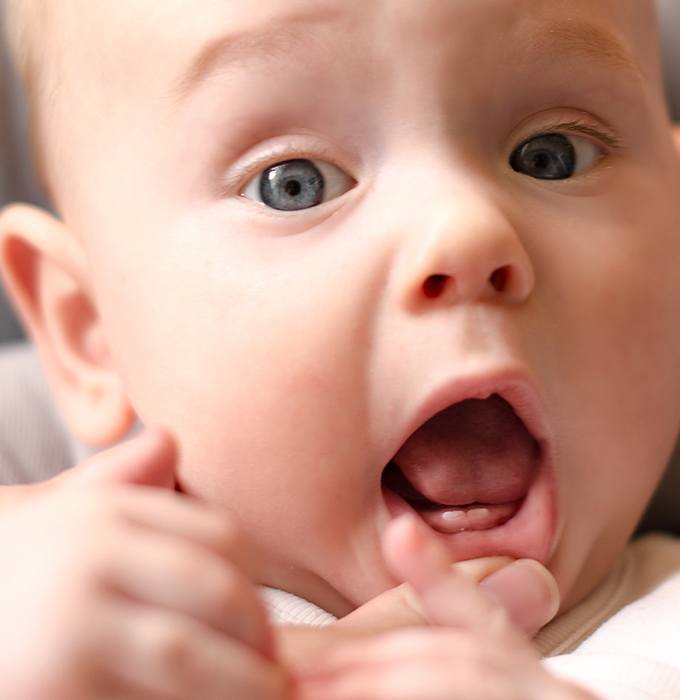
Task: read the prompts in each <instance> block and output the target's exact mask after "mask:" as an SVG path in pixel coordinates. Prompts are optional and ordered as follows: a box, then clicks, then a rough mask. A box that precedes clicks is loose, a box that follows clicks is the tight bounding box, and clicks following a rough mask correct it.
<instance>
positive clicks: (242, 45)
mask: <svg viewBox="0 0 680 700" xmlns="http://www.w3.org/2000/svg"><path fill="white" fill-rule="evenodd" d="M341 14H342V12H341V11H339V10H338V9H337V8H334V7H332V6H328V7H318V8H314V10H312V11H311V12H310V11H307V12H304V13H297V14H296V13H292V14H288V15H284V16H282V17H277V18H276V19H273V20H270V21H268V22H267V23H266V25H265V26H263V27H261V28H258V29H256V30H243V31H240V32H234V33H230V34H225V35H221V36H218V37H216V38H214V39H212V40H210V41H208V42H207V44H206V45H205V46H204V47H203V48H202V49H201V50H200V51H199V52H198V54H197V55H196V56H195V57H194V59H193V60H192V61H191V62H190V63H189V67H188V69H187V70H186V71H185V72H184V73H183V74H182V76H181V77H180V78H179V79H178V80H177V82H176V83H175V85H174V87H173V89H172V90H171V95H172V96H173V97H174V99H175V100H176V101H177V102H181V101H183V100H184V99H185V98H186V97H188V95H189V94H190V93H191V92H193V91H194V90H195V89H196V88H197V87H198V86H199V85H200V84H202V83H203V82H205V81H206V80H207V78H208V77H209V76H211V75H212V74H213V73H215V72H216V71H218V70H220V69H221V68H226V67H228V66H232V65H239V64H241V65H242V66H243V65H246V64H248V63H250V62H252V61H253V60H256V61H266V60H271V59H272V58H274V57H276V56H285V55H286V54H287V53H289V52H290V50H291V48H292V47H293V46H294V45H295V44H299V43H301V42H302V41H309V40H310V39H311V38H312V36H313V34H312V33H311V32H304V33H301V32H300V29H301V28H302V29H308V27H309V25H315V24H324V23H328V22H331V21H332V20H334V19H337V18H338V17H339V16H340V15H341ZM525 46H526V47H527V48H528V49H529V55H530V56H533V55H535V54H550V53H552V54H557V55H562V54H564V55H567V56H569V55H571V56H576V57H580V58H583V59H585V60H588V61H597V62H599V63H603V62H604V63H605V64H608V65H609V66H610V67H611V68H612V69H617V70H621V69H623V70H625V71H626V72H628V73H629V74H630V75H631V76H632V77H634V78H636V79H637V80H641V79H642V77H643V76H642V72H641V70H640V67H639V65H638V64H637V62H636V61H635V59H634V57H633V55H632V53H631V52H630V50H629V49H628V47H627V46H626V45H625V44H624V43H623V41H622V40H621V39H619V38H618V37H617V36H615V35H614V34H612V33H611V32H609V31H608V30H606V29H604V28H602V27H599V26H597V25H595V24H591V23H589V22H582V21H578V20H569V21H563V22H559V23H553V24H549V25H547V26H544V27H541V28H540V29H538V30H535V31H534V32H533V33H532V34H531V35H530V36H529V37H528V39H527V41H526V44H525Z"/></svg>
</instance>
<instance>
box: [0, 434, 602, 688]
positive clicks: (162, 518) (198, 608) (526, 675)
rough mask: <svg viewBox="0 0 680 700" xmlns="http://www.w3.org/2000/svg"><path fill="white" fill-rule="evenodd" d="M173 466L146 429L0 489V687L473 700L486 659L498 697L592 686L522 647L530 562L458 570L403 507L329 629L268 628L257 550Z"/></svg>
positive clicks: (548, 581)
mask: <svg viewBox="0 0 680 700" xmlns="http://www.w3.org/2000/svg"><path fill="white" fill-rule="evenodd" d="M175 468H176V449H175V446H174V442H173V437H172V435H171V434H170V433H169V432H168V431H165V430H161V429H157V428H156V429H147V430H146V431H144V432H143V433H142V434H141V435H140V436H138V437H136V438H133V439H132V440H130V441H128V442H126V443H123V444H121V445H119V446H117V447H115V448H112V449H110V450H107V451H104V452H101V453H99V454H97V455H95V456H94V457H91V458H89V459H88V460H86V461H85V462H84V463H82V464H81V465H79V466H77V467H75V468H73V469H71V470H69V471H67V472H64V473H63V474H61V475H60V476H58V477H56V478H55V479H53V480H51V481H50V482H45V483H43V484H38V485H33V486H22V487H18V488H16V489H5V490H4V491H3V497H4V501H3V510H2V517H1V519H0V540H2V541H3V543H8V542H10V541H12V539H13V540H14V546H13V547H11V546H10V547H4V552H3V553H4V556H5V558H6V560H7V561H12V562H13V576H12V577H11V579H9V580H6V582H5V586H6V587H5V589H4V591H3V593H4V595H3V600H2V602H1V603H0V610H1V613H2V619H3V621H4V624H3V629H4V630H5V631H6V632H8V633H11V635H12V640H11V644H10V643H9V642H8V643H6V644H1V646H2V648H3V650H7V651H6V652H5V653H3V656H2V659H1V660H0V670H1V671H2V672H1V673H0V692H1V693H2V696H3V697H11V698H13V700H24V699H26V700H28V699H39V700H42V699H43V698H44V699H47V698H50V699H53V698H69V700H92V699H93V698H96V699H97V700H99V699H101V700H110V699H111V700H112V699H114V698H116V699H117V698H120V699H121V700H122V699H123V698H125V700H134V699H135V698H140V700H141V698H145V699H150V698H155V697H163V698H177V700H180V698H181V699H183V700H186V698H189V697H200V698H202V700H210V699H211V698H224V697H230V698H237V697H238V698H253V700H254V699H255V698H257V699H259V700H269V699H271V700H274V699H276V700H279V699H280V700H283V699H284V698H291V699H292V698H299V699H300V700H302V699H307V698H310V700H311V698H327V699H329V700H330V699H331V698H334V697H357V698H360V697H361V698H363V697H376V698H381V697H395V698H396V697H400V698H401V697H403V698H409V700H413V698H414V697H418V698H433V699H434V698H438V697H440V696H441V697H446V698H458V697H460V698H466V700H469V699H470V698H473V697H477V696H476V695H475V694H474V693H475V692H478V693H479V692H482V691H483V692H484V693H488V692H490V691H491V690H492V689H493V688H492V686H489V683H488V664H490V663H492V664H494V665H497V666H498V669H497V671H498V672H497V675H496V676H495V677H494V683H497V684H498V692H502V693H504V694H502V695H499V696H498V697H503V698H513V697H515V695H514V694H513V693H515V694H517V697H522V698H523V700H527V699H529V698H534V697H535V698H537V699H538V698H556V699H557V698H560V699H561V698H564V699H565V700H566V699H567V698H573V699H574V700H576V699H577V698H579V699H581V698H587V697H588V696H587V695H586V694H584V693H583V692H582V691H580V690H578V689H576V688H574V687H572V686H570V685H564V684H562V683H561V682H559V681H557V680H556V679H554V678H553V677H552V676H550V675H549V674H547V673H546V672H545V671H544V670H543V668H542V667H541V666H540V663H539V661H538V659H537V656H536V654H535V652H534V651H533V650H532V648H531V645H530V642H529V637H530V636H531V635H532V634H533V633H535V632H536V631H537V630H538V629H539V628H540V627H541V626H542V625H543V624H545V623H546V622H547V621H548V620H550V619H551V618H552V617H553V615H554V614H555V612H556V611H557V608H558V605H559V598H558V592H557V587H556V585H555V583H554V581H553V580H552V577H551V576H550V575H549V574H548V572H547V571H546V570H545V569H544V568H543V567H541V566H540V565H539V564H538V563H536V562H529V561H527V562H514V563H513V562H512V560H510V559H508V558H507V557H496V558H488V559H484V560H477V561H470V562H460V563H459V564H457V565H454V566H453V567H452V566H451V564H450V563H449V556H448V553H447V551H446V549H445V548H444V547H442V546H441V544H440V543H439V542H438V541H437V540H436V538H434V537H432V536H431V534H430V533H429V531H428V529H427V528H426V527H423V526H422V525H419V524H418V521H417V520H416V519H415V518H409V517H405V518H402V519H401V520H400V521H395V523H394V524H393V525H392V526H391V527H390V529H389V530H388V531H387V532H386V533H385V537H384V540H383V547H384V554H385V558H386V561H387V562H388V566H389V568H390V570H391V571H392V573H393V575H394V577H395V580H400V581H403V583H402V584H400V585H397V586H395V587H394V588H392V589H390V590H388V591H385V592H384V593H382V594H380V595H379V596H377V597H375V598H374V599H373V600H371V601H369V602H368V603H366V604H364V605H363V606H361V607H360V608H358V609H356V610H355V611H354V612H352V613H350V614H349V615H347V616H346V617H345V618H342V619H340V620H339V621H338V622H337V623H334V624H332V625H329V626H328V627H325V628H321V629H315V628H305V627H300V628H296V627H278V628H276V629H274V628H272V627H271V625H270V624H269V623H268V622H267V616H266V613H265V610H264V607H263V604H262V602H261V600H260V599H259V597H258V594H257V590H256V587H255V584H254V583H253V577H254V576H256V572H257V568H258V566H257V562H256V561H255V557H254V555H253V552H252V549H251V548H250V547H248V546H245V544H244V542H243V541H242V540H241V538H240V536H239V534H238V531H237V529H236V528H235V527H234V526H233V524H232V523H231V522H230V519H229V517H228V516H227V515H226V513H225V512H221V511H220V510H219V509H218V508H215V507H206V506H205V504H200V503H199V502H198V501H195V499H192V498H189V497H187V496H186V495H184V494H179V493H177V492H176V491H175V488H176V478H175V476H176V475H175ZM12 532H21V533H22V536H21V538H16V537H15V538H12V537H11V533H12ZM480 581H481V584H480V587H479V588H478V587H477V583H478V582H480ZM8 583H9V588H7V585H8ZM481 588H483V589H484V590H481ZM433 628H437V629H436V630H435V629H433ZM425 630H427V631H425ZM29 648H30V650H31V652H30V653H27V649H29ZM7 652H9V653H7ZM12 652H14V653H12ZM447 659H448V662H446V661H447ZM443 661H444V662H446V663H443V664H442V662H443ZM433 669H434V670H436V673H434V674H433V673H432V671H433ZM36 671H37V672H36ZM463 671H464V672H463ZM403 674H406V676H407V677H410V678H411V680H410V681H409V682H404V681H405V678H404V677H403ZM423 674H425V675H423ZM367 679H372V680H371V683H370V686H367V685H366V680H367ZM414 683H415V685H414ZM369 688H372V689H374V690H375V693H376V694H375V695H366V694H365V693H366V692H369ZM475 688H477V691H475ZM395 689H397V690H398V694H397V695H392V694H391V693H392V692H393V691H394V690H395ZM530 689H531V690H530ZM370 692H371V693H372V692H373V690H371V691H370ZM493 692H496V691H495V690H494V691H493ZM385 693H387V694H385ZM414 693H415V694H414ZM452 693H453V694H452ZM456 693H457V694H456ZM484 697H485V698H487V697H494V696H493V695H488V694H485V695H484Z"/></svg>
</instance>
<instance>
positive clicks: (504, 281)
mask: <svg viewBox="0 0 680 700" xmlns="http://www.w3.org/2000/svg"><path fill="white" fill-rule="evenodd" d="M509 279H510V268H509V267H508V266H507V265H505V266H504V267H499V268H498V269H496V270H494V271H493V272H492V273H491V277H490V278H489V282H491V286H492V287H493V288H494V289H495V290H496V291H497V292H502V291H504V290H505V288H506V287H507V286H508V281H509Z"/></svg>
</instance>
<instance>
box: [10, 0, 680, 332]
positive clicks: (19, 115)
mask: <svg viewBox="0 0 680 700" xmlns="http://www.w3.org/2000/svg"><path fill="white" fill-rule="evenodd" d="M2 3H3V0H0V9H1V8H2ZM658 5H659V14H660V18H661V31H662V35H663V40H664V57H665V66H666V81H667V85H668V95H669V102H670V105H671V110H672V112H673V114H674V115H675V116H676V117H677V118H678V119H679V120H680V0H658ZM1 17H2V13H1V12H0V29H1V28H2V26H1V22H2V19H1ZM0 36H1V35H0ZM15 200H21V201H28V202H34V203H40V204H44V200H43V197H42V196H41V193H40V190H39V188H38V187H37V185H36V182H35V178H34V176H33V172H32V169H31V165H30V158H29V154H28V148H27V145H26V113H25V106H24V104H23V102H22V101H21V99H20V98H19V92H18V90H17V84H16V80H15V77H14V75H13V73H12V71H11V69H10V67H9V64H8V61H7V55H6V52H5V42H4V40H3V39H1V38H0V207H1V206H2V205H3V204H4V203H6V202H9V201H15ZM1 284H2V283H1V281H0V343H4V342H8V341H12V340H16V339H19V338H21V337H22V331H21V328H20V326H19V324H18V323H17V321H16V319H15V318H14V315H13V314H12V311H11V310H10V307H9V305H8V303H7V301H6V298H5V295H4V294H3V290H2V286H1Z"/></svg>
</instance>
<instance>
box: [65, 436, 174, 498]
mask: <svg viewBox="0 0 680 700" xmlns="http://www.w3.org/2000/svg"><path fill="white" fill-rule="evenodd" d="M176 464H177V443H176V439H175V437H174V435H173V434H172V433H171V432H170V431H169V430H168V429H166V428H161V427H158V426H154V427H147V428H145V429H144V430H143V431H142V432H141V433H139V435H135V437H133V438H131V439H129V440H127V441H125V442H123V443H121V444H119V445H115V446H114V447H111V448H109V449H108V450H103V451H102V452H98V453H97V454H95V455H92V456H91V457H88V458H87V459H86V460H84V461H83V462H81V463H80V464H78V465H77V466H75V467H73V468H72V469H69V470H67V471H65V472H63V473H62V474H60V475H59V476H57V477H55V479H54V480H53V482H54V484H55V485H57V486H66V487H70V486H71V485H83V484H134V485H138V486H157V487H161V488H169V489H173V488H175V469H176Z"/></svg>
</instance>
